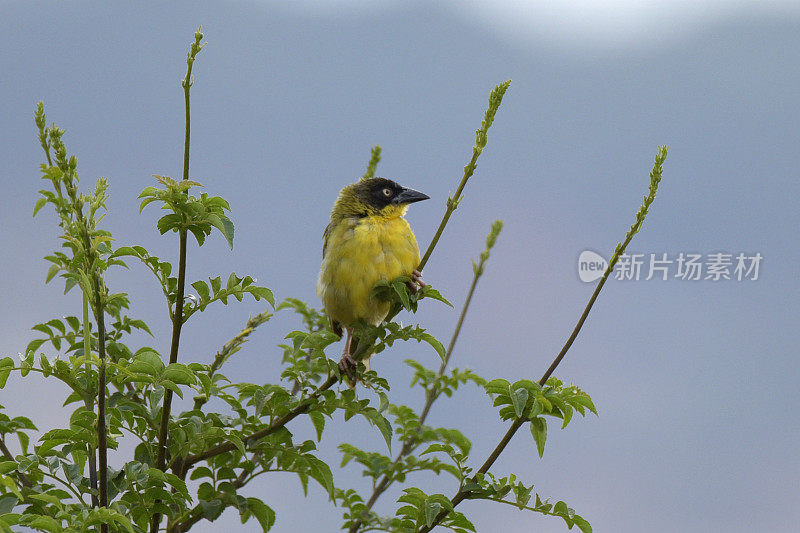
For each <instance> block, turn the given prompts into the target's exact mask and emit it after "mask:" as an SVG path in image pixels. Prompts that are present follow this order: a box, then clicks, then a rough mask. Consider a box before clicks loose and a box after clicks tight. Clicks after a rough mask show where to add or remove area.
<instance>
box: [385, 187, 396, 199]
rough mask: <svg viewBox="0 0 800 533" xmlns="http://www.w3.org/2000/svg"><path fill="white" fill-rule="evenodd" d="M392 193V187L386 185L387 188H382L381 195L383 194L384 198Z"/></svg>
mask: <svg viewBox="0 0 800 533" xmlns="http://www.w3.org/2000/svg"><path fill="white" fill-rule="evenodd" d="M392 194H394V191H392V189H390V188H388V187H387V188H385V189H383V195H384V196H385V197H386V198H390V197H391V196H392Z"/></svg>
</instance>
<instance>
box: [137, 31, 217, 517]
mask: <svg viewBox="0 0 800 533" xmlns="http://www.w3.org/2000/svg"><path fill="white" fill-rule="evenodd" d="M202 39H203V34H202V33H201V31H200V28H198V29H197V31H196V32H195V34H194V42H193V43H192V45H191V48H190V50H189V53H188V54H187V57H186V65H187V67H186V77H185V78H184V79H183V83H182V86H183V98H184V105H185V112H186V127H185V135H184V143H183V179H184V180H188V179H189V139H190V134H191V120H190V105H189V90H190V89H191V87H192V82H193V80H192V65H193V64H194V60H195V57H196V56H197V54H198V53H199V52H200V50H202V48H203V46H204V45H201V44H200V41H201V40H202ZM187 194H188V191H187ZM185 290H186V229H181V230H180V231H179V232H178V286H177V289H176V293H175V311H174V313H173V317H172V342H171V344H170V352H169V363H170V364H173V363H177V362H178V349H179V345H180V339H181V327H182V326H183V299H184V291H185ZM172 395H173V392H172V390H171V389H167V390H166V391H164V405H163V407H162V408H161V424H160V427H159V434H158V455H157V458H156V468H158V469H159V470H162V471H163V470H165V468H166V463H167V446H168V443H167V437H168V433H169V420H170V411H171V409H172ZM154 507H155V506H154ZM160 522H161V515H160V514H159V513H157V512H156V513H154V514H153V519H152V521H151V522H150V532H151V533H157V531H158V527H159V523H160Z"/></svg>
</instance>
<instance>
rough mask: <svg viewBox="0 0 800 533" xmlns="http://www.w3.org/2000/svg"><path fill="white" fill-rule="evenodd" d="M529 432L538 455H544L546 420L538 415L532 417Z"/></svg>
mask: <svg viewBox="0 0 800 533" xmlns="http://www.w3.org/2000/svg"><path fill="white" fill-rule="evenodd" d="M531 434H532V435H533V440H535V441H536V449H537V450H538V452H539V457H542V456H543V455H544V443H545V441H546V440H547V421H546V420H545V419H544V418H542V417H540V416H537V417H535V418H532V419H531Z"/></svg>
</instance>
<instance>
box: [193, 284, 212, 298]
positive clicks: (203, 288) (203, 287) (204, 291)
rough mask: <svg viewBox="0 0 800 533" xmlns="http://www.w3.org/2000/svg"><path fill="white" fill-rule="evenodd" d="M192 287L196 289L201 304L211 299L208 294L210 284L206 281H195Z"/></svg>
mask: <svg viewBox="0 0 800 533" xmlns="http://www.w3.org/2000/svg"><path fill="white" fill-rule="evenodd" d="M192 287H194V290H196V291H197V294H198V295H199V296H200V301H201V302H207V301H208V300H210V299H211V296H210V295H209V293H208V284H207V283H206V282H205V281H195V282H194V283H192Z"/></svg>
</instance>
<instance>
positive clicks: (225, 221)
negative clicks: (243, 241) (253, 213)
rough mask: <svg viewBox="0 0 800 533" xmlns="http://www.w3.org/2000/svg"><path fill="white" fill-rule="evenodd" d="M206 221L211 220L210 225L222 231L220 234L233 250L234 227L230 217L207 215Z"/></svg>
mask: <svg viewBox="0 0 800 533" xmlns="http://www.w3.org/2000/svg"><path fill="white" fill-rule="evenodd" d="M208 221H209V222H211V225H212V226H214V227H215V228H217V229H218V230H219V231H220V233H222V236H223V237H225V240H226V241H228V246H230V247H231V250H233V233H234V227H233V222H231V219H229V218H228V217H226V216H225V215H209V216H208Z"/></svg>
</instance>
